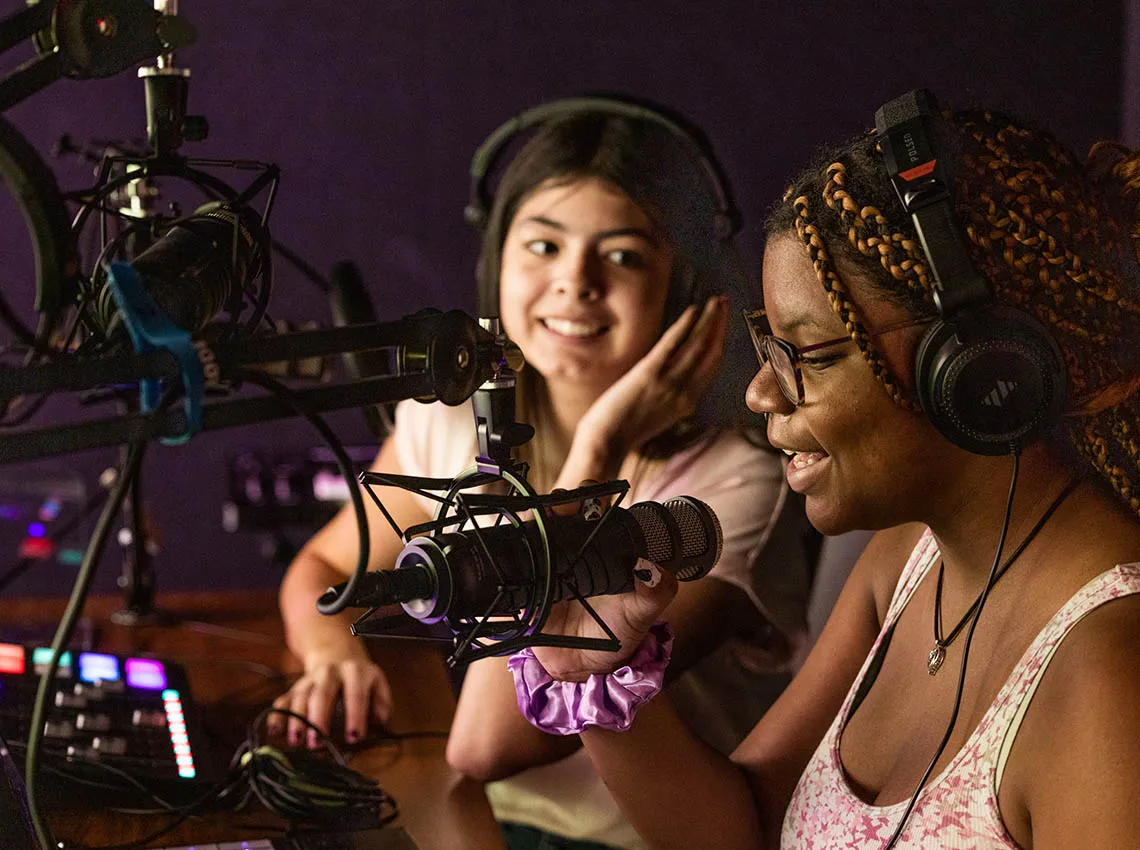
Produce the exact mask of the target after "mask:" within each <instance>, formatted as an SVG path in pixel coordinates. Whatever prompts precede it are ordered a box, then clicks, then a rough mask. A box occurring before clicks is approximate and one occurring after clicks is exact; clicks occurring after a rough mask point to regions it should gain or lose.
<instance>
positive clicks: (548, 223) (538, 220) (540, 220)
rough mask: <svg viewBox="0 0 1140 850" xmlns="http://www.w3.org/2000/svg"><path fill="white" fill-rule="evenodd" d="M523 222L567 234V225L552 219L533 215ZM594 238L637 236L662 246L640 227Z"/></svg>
mask: <svg viewBox="0 0 1140 850" xmlns="http://www.w3.org/2000/svg"><path fill="white" fill-rule="evenodd" d="M523 221H524V222H534V223H535V224H541V225H543V226H545V227H549V228H551V229H552V230H558V231H561V232H563V233H565V232H566V225H564V224H562V223H561V222H559V221H555V220H554V219H552V218H546V217H545V216H541V215H532V216H530V217H528V218H525V219H523ZM593 236H594V238H595V239H597V240H602V239H613V238H615V237H618V236H637V237H640V238H641V239H644V240H645V241H646V242H648V243H649V244H650V245H652V246H653V247H655V248H656V247H657V246H658V245H659V244H660V243H659V242H658V239H657V237H656V236H655V235H654V234H653V233H652V232H650V231H648V230H644V229H642V228H640V227H618V228H614V229H613V230H603V231H600V232H599V233H595V234H593Z"/></svg>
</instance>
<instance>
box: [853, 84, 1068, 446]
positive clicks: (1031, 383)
mask: <svg viewBox="0 0 1140 850" xmlns="http://www.w3.org/2000/svg"><path fill="white" fill-rule="evenodd" d="M936 118H937V107H936V105H935V101H934V97H933V96H932V95H931V94H930V93H929V92H927V91H926V90H924V89H918V90H915V91H911V92H908V93H907V94H905V95H902V96H901V97H898V98H896V99H895V100H892V101H891V102H890V103H887V104H886V105H884V106H882V107H881V108H880V109H879V110H878V111H877V112H876V113H875V125H876V129H877V131H878V136H879V143H880V146H881V148H882V152H883V159H884V161H885V163H886V166H887V173H888V175H889V176H890V178H891V183H892V184H893V185H894V188H895V191H896V193H897V194H898V196H899V200H900V201H901V202H902V205H903V209H905V210H906V212H907V213H908V214H909V215H910V216H911V220H912V221H913V223H914V227H915V230H916V231H917V232H918V238H919V241H920V243H921V244H922V248H923V251H924V252H925V253H926V256H927V259H928V260H929V262H930V271H931V273H932V275H933V278H934V282H935V284H934V286H935V288H934V304H935V307H936V308H937V309H938V320H937V321H935V322H934V323H933V324H932V325H931V326H930V327H929V328H928V329H927V331H926V333H925V334H924V335H923V337H922V339H921V341H920V342H919V344H918V348H917V350H916V353H915V376H914V377H915V384H916V386H917V388H918V395H919V400H920V401H921V403H922V408H923V410H924V411H925V412H926V414H927V416H928V417H929V418H930V420H931V422H933V424H934V426H935V427H936V428H937V429H938V430H939V431H941V432H942V434H943V435H945V436H946V437H947V438H948V439H949V440H950V441H951V442H953V443H954V444H955V445H957V446H960V447H962V448H964V449H966V450H967V451H970V452H973V453H975V454H982V455H1001V454H1008V453H1010V452H1016V451H1020V450H1021V448H1022V447H1024V446H1026V445H1028V444H1029V443H1031V442H1033V440H1035V439H1036V438H1037V437H1038V436H1040V435H1041V434H1042V433H1043V432H1044V431H1045V430H1046V429H1047V428H1049V427H1050V426H1051V425H1053V424H1054V423H1055V422H1057V420H1058V419H1059V418H1060V415H1061V411H1062V409H1063V407H1064V403H1065V395H1066V384H1067V379H1066V372H1065V362H1064V358H1063V357H1062V355H1061V349H1060V347H1059V346H1058V345H1057V342H1056V340H1054V339H1053V337H1052V335H1051V334H1050V333H1049V332H1048V330H1046V328H1045V327H1044V326H1043V325H1042V324H1041V323H1040V322H1038V321H1037V320H1036V319H1035V318H1033V317H1032V316H1030V315H1029V314H1028V313H1025V312H1023V311H1021V310H1016V309H1014V308H1012V307H1007V306H1004V305H999V304H995V303H993V294H992V292H991V287H990V283H989V282H988V281H987V280H986V279H985V278H984V277H983V276H982V275H981V274H980V273H979V272H978V271H977V269H976V268H975V267H974V265H973V263H972V262H971V261H970V257H969V255H968V253H967V251H966V245H965V242H964V241H963V238H962V230H961V228H960V227H959V225H958V220H957V216H956V215H955V213H954V206H953V201H952V198H951V196H950V190H949V183H948V181H947V179H946V177H945V172H944V169H943V167H942V164H941V163H940V162H939V159H938V152H937V148H936V146H935V144H934V132H933V130H934V127H933V124H934V121H935V119H936Z"/></svg>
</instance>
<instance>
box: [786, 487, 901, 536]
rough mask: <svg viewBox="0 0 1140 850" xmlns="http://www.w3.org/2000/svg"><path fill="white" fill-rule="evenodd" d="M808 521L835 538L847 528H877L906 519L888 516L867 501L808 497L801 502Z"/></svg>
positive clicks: (899, 522)
mask: <svg viewBox="0 0 1140 850" xmlns="http://www.w3.org/2000/svg"><path fill="white" fill-rule="evenodd" d="M804 513H805V514H807V519H808V522H810V523H811V524H812V527H813V528H814V529H815V530H816V531H818V532H819V533H820V534H824V535H826V536H828V537H834V536H836V535H839V534H846V533H847V532H849V531H879V530H881V529H884V528H893V527H894V526H896V525H901V524H903V523H904V522H907V520H906V519H903V518H901V517H897V518H892V517H888V516H887V515H886V514H884V512H883V511H881V510H875V508H874V506H871V505H868V503H867V502H858V501H856V500H853V499H840V500H832V499H827V500H825V499H815V498H812V497H811V496H809V497H808V498H807V500H806V501H805V503H804Z"/></svg>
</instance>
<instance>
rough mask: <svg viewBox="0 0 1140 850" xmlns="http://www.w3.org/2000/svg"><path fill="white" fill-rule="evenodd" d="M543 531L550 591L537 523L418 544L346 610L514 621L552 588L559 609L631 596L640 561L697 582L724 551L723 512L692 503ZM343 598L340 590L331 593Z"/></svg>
mask: <svg viewBox="0 0 1140 850" xmlns="http://www.w3.org/2000/svg"><path fill="white" fill-rule="evenodd" d="M545 525H546V532H547V535H548V539H549V544H550V553H551V570H552V575H551V576H550V578H549V587H548V582H547V577H546V576H542V575H538V564H539V562H540V560H541V559H540V553H541V552H542V546H543V540H542V531H541V529H540V528H539V526H538V525H537V523H535V522H534V521H533V520H532V521H530V522H524V523H520V524H518V525H498V526H495V527H492V528H480V529H479V530H478V533H476V532H475V531H455V532H443V533H438V534H433V535H429V536H423V537H417V538H415V539H414V540H412V541H410V542H409V543H408V544H407V545H406V546H405V547H404V549H403V551H402V552H401V553H400V555H399V557H398V558H397V559H396V568H395V569H394V570H380V571H374V572H369V573H366V574H365V575H364V576H363V577H362V578H361V580H360V582H359V584H358V587H357V589H356V592H355V593H354V594H353V599H352V601H351V602H350V603H349V604H350V605H353V606H356V607H365V608H372V607H380V606H383V605H392V604H400V605H402V606H403V608H404V610H405V611H406V612H407V613H408V614H410V615H411V616H412V617H414V618H415V619H417V620H420V621H421V622H425V623H436V622H440V621H441V620H442V621H449V622H451V621H453V622H458V621H461V620H465V619H469V618H473V617H489V616H511V615H514V614H516V613H517V612H519V611H521V610H524V609H528V608H531V607H533V606H534V604H535V602H536V600H538V599H540V598H541V597H542V596H544V595H545V594H546V592H547V591H548V590H549V592H550V594H551V601H552V602H561V601H565V600H568V599H573V598H575V597H576V596H581V597H590V596H600V595H606V594H615V593H625V592H627V591H629V590H631V589H632V588H633V582H634V578H635V574H634V570H635V568H636V565H637V562H638V560H639V559H645V560H647V561H651V562H652V563H655V564H657V565H658V566H660V567H662V568H663V569H665V570H668V571H669V572H671V573H673V574H674V575H676V576H677V578H679V579H680V580H682V581H692V580H693V579H697V578H700V577H701V576H704V575H706V574H707V573H708V572H709V570H711V569H712V568H713V566H714V565H715V564H716V562H717V560H718V559H719V557H720V552H721V548H722V544H723V539H722V534H721V529H720V523H719V521H718V520H717V518H716V515H715V514H714V513H713V512H712V510H711V509H710V508H709V507H708V506H707V505H705V504H704V503H703V502H700V501H698V500H697V499H693V498H691V497H688V496H681V497H678V498H675V499H670V500H669V501H667V502H666V503H664V504H661V503H658V502H640V503H638V504H635V505H632V506H630V508H629V509H624V508H611V509H610V510H609V512H608V513H607V515H606V518H605V520H604V522H603V521H601V520H591V519H586V518H585V517H584V516H583V515H581V514H577V515H574V516H568V517H566V516H551V517H549V518H547V519H546V521H545ZM591 535H593V538H592V539H590V538H591ZM587 540H589V545H585V544H586V541H587ZM480 541H482V542H480ZM483 544H485V548H484V545H483ZM579 552H581V555H580V556H579V557H575V556H576V555H578V553H579ZM342 587H343V586H342ZM339 592H340V587H338V588H333V589H330V591H329V593H330V594H332V593H339Z"/></svg>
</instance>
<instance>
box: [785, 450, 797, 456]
mask: <svg viewBox="0 0 1140 850" xmlns="http://www.w3.org/2000/svg"><path fill="white" fill-rule="evenodd" d="M784 454H786V455H787V456H788V457H795V456H796V450H795V449H784Z"/></svg>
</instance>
